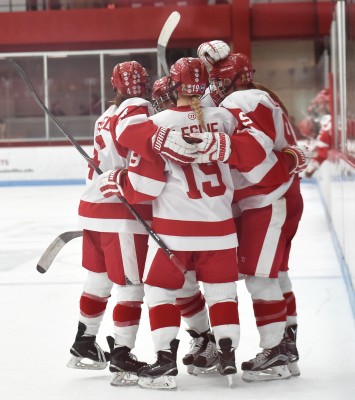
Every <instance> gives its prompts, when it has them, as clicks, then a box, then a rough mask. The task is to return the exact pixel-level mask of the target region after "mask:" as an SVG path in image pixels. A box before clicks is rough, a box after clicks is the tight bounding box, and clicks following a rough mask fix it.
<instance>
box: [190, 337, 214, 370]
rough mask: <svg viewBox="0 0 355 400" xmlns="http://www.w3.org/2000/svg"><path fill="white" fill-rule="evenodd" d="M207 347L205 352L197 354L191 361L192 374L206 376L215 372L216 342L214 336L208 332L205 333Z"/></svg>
mask: <svg viewBox="0 0 355 400" xmlns="http://www.w3.org/2000/svg"><path fill="white" fill-rule="evenodd" d="M207 338H208V342H207V346H206V348H205V350H203V351H202V352H199V354H197V356H196V357H195V359H194V361H193V366H194V370H193V374H194V375H198V374H206V373H209V372H213V371H216V370H217V368H218V352H217V347H216V340H215V338H214V335H213V334H212V333H210V332H208V333H207Z"/></svg>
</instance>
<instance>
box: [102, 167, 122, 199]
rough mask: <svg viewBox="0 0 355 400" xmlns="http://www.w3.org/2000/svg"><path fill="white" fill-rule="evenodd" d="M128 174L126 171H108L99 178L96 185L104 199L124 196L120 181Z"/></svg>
mask: <svg viewBox="0 0 355 400" xmlns="http://www.w3.org/2000/svg"><path fill="white" fill-rule="evenodd" d="M125 174H127V170H126V169H117V170H116V171H113V170H108V171H105V172H103V173H102V174H101V175H99V177H98V178H97V181H96V184H97V186H98V188H99V189H100V192H101V193H102V195H103V196H104V197H111V196H123V190H122V187H121V185H120V179H121V178H122V176H123V175H125Z"/></svg>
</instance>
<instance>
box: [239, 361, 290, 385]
mask: <svg viewBox="0 0 355 400" xmlns="http://www.w3.org/2000/svg"><path fill="white" fill-rule="evenodd" d="M290 377H291V372H290V370H289V369H288V367H287V365H279V366H277V367H272V368H269V369H264V370H263V371H244V372H243V375H242V379H243V381H244V382H265V381H276V380H281V379H288V378H290Z"/></svg>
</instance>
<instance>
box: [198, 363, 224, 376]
mask: <svg viewBox="0 0 355 400" xmlns="http://www.w3.org/2000/svg"><path fill="white" fill-rule="evenodd" d="M215 372H218V364H215V365H212V366H210V367H207V368H202V367H194V370H193V375H207V374H213V373H215Z"/></svg>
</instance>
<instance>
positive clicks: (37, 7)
mask: <svg viewBox="0 0 355 400" xmlns="http://www.w3.org/2000/svg"><path fill="white" fill-rule="evenodd" d="M229 2H230V1H229V0H0V12H7V11H42V10H71V9H82V8H109V9H115V8H120V7H132V8H139V7H166V6H171V7H183V6H194V5H214V4H226V3H229Z"/></svg>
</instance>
